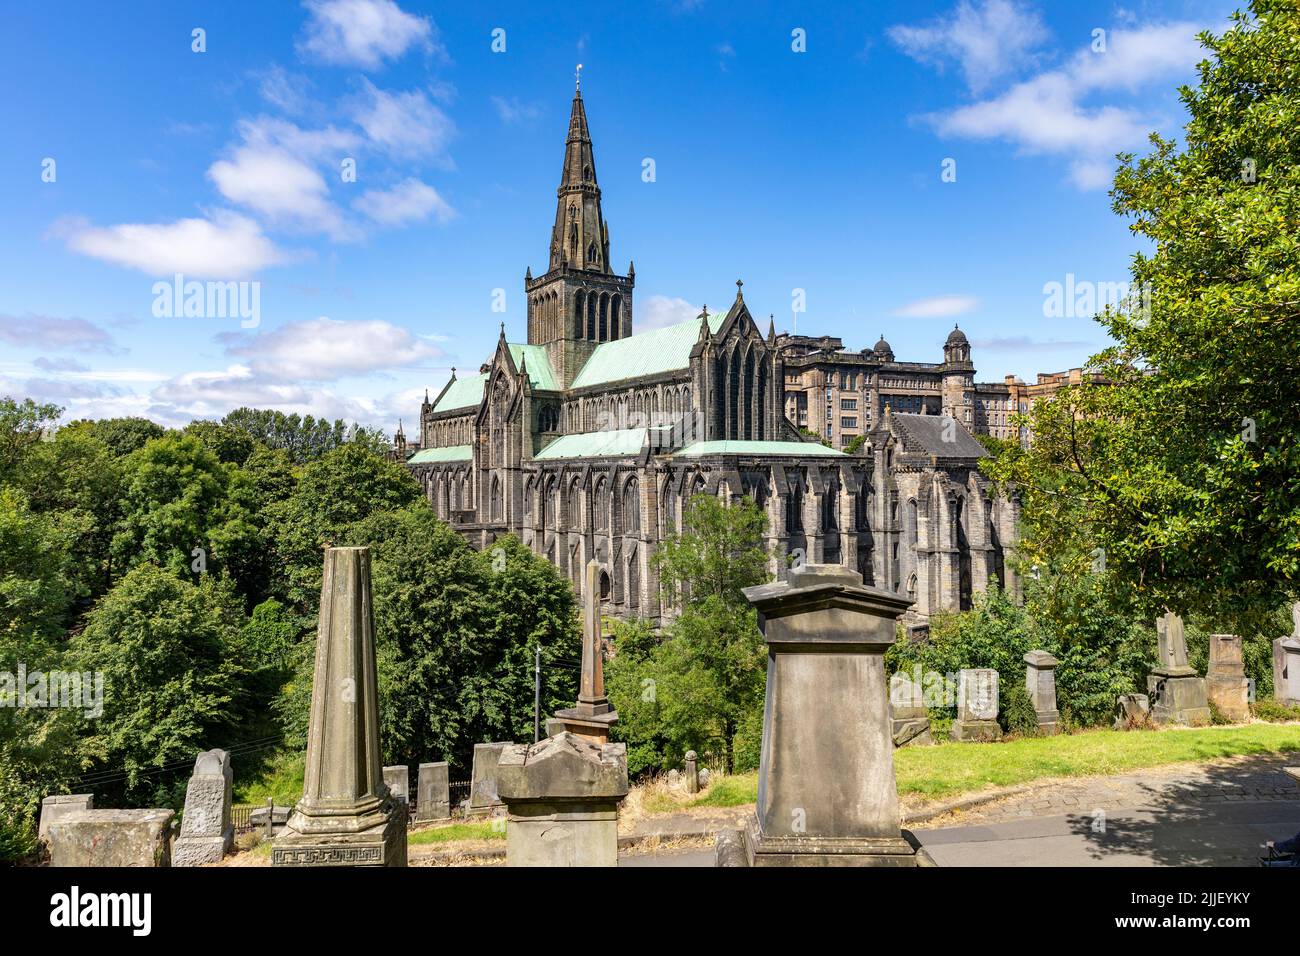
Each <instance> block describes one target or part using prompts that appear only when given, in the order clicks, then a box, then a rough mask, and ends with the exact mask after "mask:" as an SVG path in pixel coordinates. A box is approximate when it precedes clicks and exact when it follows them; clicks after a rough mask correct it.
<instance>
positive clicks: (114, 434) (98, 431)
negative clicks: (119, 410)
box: [72, 418, 167, 458]
mask: <svg viewBox="0 0 1300 956" xmlns="http://www.w3.org/2000/svg"><path fill="white" fill-rule="evenodd" d="M72 425H73V426H76V427H79V428H84V429H86V430H87V431H89V432H90V434H91V435H93V436H94V437H95V438H98V439H99V440H100V441H102V442H103V443H104V444H105V445H107V446H108V447H109V449H110V450H111V451H112V452H113V455H114V457H116V458H125V457H126V456H127V455H129V454H131V452H133V451H136V450H137V449H139V448H143V447H144V446H145V443H146V442H151V441H153V440H154V439H155V438H161V437H162V436H163V435H165V434H167V429H165V428H163V427H162V426H161V425H159V424H157V423H155V422H151V421H149V419H147V418H100V419H97V420H94V421H92V420H90V419H85V418H82V419H78V420H77V421H75V422H72Z"/></svg>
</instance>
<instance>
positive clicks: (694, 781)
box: [682, 750, 700, 793]
mask: <svg viewBox="0 0 1300 956" xmlns="http://www.w3.org/2000/svg"><path fill="white" fill-rule="evenodd" d="M682 779H683V780H684V781H686V792H687V793H699V792H700V770H699V767H698V765H697V764H696V757H695V751H694V750H688V751H686V765H685V766H684V767H683V768H682Z"/></svg>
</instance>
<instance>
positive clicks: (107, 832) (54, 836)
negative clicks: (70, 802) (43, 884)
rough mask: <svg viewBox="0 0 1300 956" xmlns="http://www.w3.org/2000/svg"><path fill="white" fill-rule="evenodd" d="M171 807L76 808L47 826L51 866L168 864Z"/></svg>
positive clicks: (170, 837) (173, 818)
mask: <svg viewBox="0 0 1300 956" xmlns="http://www.w3.org/2000/svg"><path fill="white" fill-rule="evenodd" d="M175 819H176V814H175V812H173V811H171V810H75V811H73V812H71V813H67V814H64V815H63V816H61V817H59V818H58V819H57V820H53V821H51V823H50V827H49V845H50V865H51V866H106V867H118V866H170V865H171V846H172V822H173V821H174V820H175Z"/></svg>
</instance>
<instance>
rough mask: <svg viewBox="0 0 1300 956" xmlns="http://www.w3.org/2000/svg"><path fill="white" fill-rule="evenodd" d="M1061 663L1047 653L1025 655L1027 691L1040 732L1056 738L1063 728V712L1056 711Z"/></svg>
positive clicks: (1039, 652)
mask: <svg viewBox="0 0 1300 956" xmlns="http://www.w3.org/2000/svg"><path fill="white" fill-rule="evenodd" d="M1058 663H1059V661H1057V659H1056V658H1055V657H1053V656H1052V655H1051V654H1049V653H1047V651H1030V652H1029V653H1028V654H1026V655H1025V690H1026V691H1027V692H1028V693H1029V699H1030V701H1032V702H1033V705H1034V714H1035V716H1036V717H1037V718H1038V732H1039V733H1040V734H1042V735H1043V736H1045V737H1052V736H1055V735H1056V733H1057V732H1058V731H1059V730H1060V726H1061V712H1060V711H1059V710H1057V709H1056V667H1057V664H1058Z"/></svg>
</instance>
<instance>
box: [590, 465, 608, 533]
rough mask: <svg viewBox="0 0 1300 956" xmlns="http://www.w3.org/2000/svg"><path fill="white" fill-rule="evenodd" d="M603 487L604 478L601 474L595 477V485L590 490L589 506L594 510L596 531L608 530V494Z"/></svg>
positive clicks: (604, 484)
mask: <svg viewBox="0 0 1300 956" xmlns="http://www.w3.org/2000/svg"><path fill="white" fill-rule="evenodd" d="M605 489H606V483H605V478H604V476H601V477H600V478H598V479H596V485H595V487H594V488H593V489H592V491H591V507H592V510H593V511H594V512H595V518H596V521H595V525H596V530H597V531H607V530H609V495H608V494H606V491H605Z"/></svg>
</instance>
